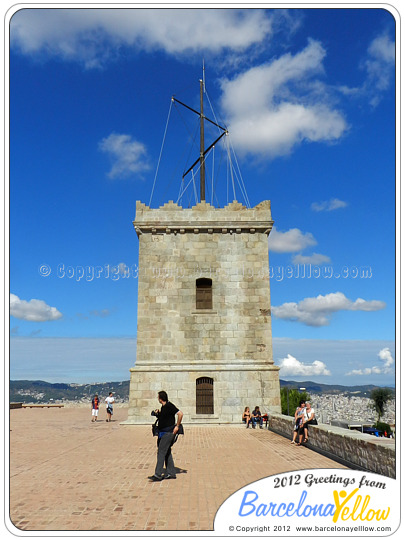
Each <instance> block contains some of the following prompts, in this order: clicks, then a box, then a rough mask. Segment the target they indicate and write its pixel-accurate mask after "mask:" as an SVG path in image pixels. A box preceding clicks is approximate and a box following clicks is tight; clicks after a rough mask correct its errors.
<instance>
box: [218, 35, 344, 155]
mask: <svg viewBox="0 0 405 540" xmlns="http://www.w3.org/2000/svg"><path fill="white" fill-rule="evenodd" d="M325 55H326V52H325V50H324V48H323V47H322V45H321V44H320V43H319V42H317V41H313V40H309V43H308V45H307V47H306V48H304V49H303V50H302V51H301V52H299V53H297V54H296V55H295V56H294V55H291V54H289V53H288V54H285V55H284V56H281V57H280V58H278V59H275V60H273V61H271V62H269V63H267V64H263V65H261V66H256V67H253V68H251V69H249V70H248V71H246V72H245V73H242V74H241V75H238V76H237V77H235V78H234V79H233V80H229V79H223V81H222V90H223V96H222V107H223V110H224V112H225V115H226V117H227V121H228V126H229V130H230V132H231V134H232V141H233V144H234V145H235V147H237V149H238V151H239V152H240V153H252V154H259V155H261V156H263V157H267V158H269V157H270V158H271V157H275V156H279V155H284V154H288V153H289V152H291V150H292V148H293V147H294V146H295V145H297V144H300V143H302V142H304V141H309V142H315V141H335V140H337V139H339V138H340V137H341V136H342V135H343V133H344V132H345V130H346V129H347V124H346V121H345V120H344V118H343V116H342V115H341V113H340V112H339V111H337V110H334V109H333V108H331V106H330V105H329V104H328V103H327V94H328V92H327V88H326V86H325V85H324V84H323V83H322V82H321V81H320V80H319V79H316V78H315V77H316V76H318V75H319V76H320V75H322V74H323V65H322V61H323V59H324V57H325Z"/></svg>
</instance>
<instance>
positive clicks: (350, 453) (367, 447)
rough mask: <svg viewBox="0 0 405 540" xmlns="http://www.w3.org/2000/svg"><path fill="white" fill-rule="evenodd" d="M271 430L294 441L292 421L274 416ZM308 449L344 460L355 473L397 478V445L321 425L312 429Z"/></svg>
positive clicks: (352, 431) (386, 440)
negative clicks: (355, 470) (364, 471)
mask: <svg viewBox="0 0 405 540" xmlns="http://www.w3.org/2000/svg"><path fill="white" fill-rule="evenodd" d="M269 429H270V430H271V431H274V432H275V433H278V434H280V435H284V436H285V437H288V438H292V434H293V418H292V417H290V416H285V415H282V414H272V415H271V416H270V418H269ZM307 446H308V447H309V448H311V449H313V450H316V451H319V452H321V453H323V454H325V455H327V456H329V457H331V458H332V459H337V460H341V461H342V462H343V463H346V464H347V465H348V466H351V467H352V468H354V469H360V470H366V471H370V472H374V473H377V474H382V475H384V476H388V477H390V478H395V474H396V473H395V441H394V440H393V439H383V438H381V439H380V438H378V437H373V436H371V435H367V434H365V433H361V432H359V431H355V430H349V429H344V428H339V427H336V426H330V425H328V424H318V425H317V426H309V441H308V443H307Z"/></svg>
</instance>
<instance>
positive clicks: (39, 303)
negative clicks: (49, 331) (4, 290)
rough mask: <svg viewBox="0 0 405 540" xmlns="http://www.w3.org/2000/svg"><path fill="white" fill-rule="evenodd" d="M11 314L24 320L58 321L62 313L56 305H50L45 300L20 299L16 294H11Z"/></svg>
mask: <svg viewBox="0 0 405 540" xmlns="http://www.w3.org/2000/svg"><path fill="white" fill-rule="evenodd" d="M10 314H11V315H12V316H13V317H15V318H16V319H22V320H24V321H34V322H43V321H56V320H57V319H60V318H61V317H62V313H61V312H60V311H58V310H57V309H56V308H55V307H50V306H48V305H47V304H46V303H45V302H44V301H43V300H36V299H32V300H30V301H29V302H27V300H20V298H18V296H16V295H15V294H10Z"/></svg>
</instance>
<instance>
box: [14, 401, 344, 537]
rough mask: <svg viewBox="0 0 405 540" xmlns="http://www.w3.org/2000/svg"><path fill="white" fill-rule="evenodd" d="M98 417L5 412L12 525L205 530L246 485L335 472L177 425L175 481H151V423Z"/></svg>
mask: <svg viewBox="0 0 405 540" xmlns="http://www.w3.org/2000/svg"><path fill="white" fill-rule="evenodd" d="M153 405H154V404H151V408H152V406H153ZM105 417H106V415H105V410H104V408H103V409H102V410H101V411H100V420H99V421H98V422H97V423H92V422H91V411H90V407H89V408H88V409H86V408H80V407H77V408H73V407H72V408H63V409H47V408H43V409H29V408H25V409H14V410H11V411H10V429H11V431H10V519H11V522H12V524H13V525H14V526H15V527H17V528H18V529H20V530H25V531H40V530H43V531H92V530H93V531H96V530H98V531H131V530H133V531H158V530H160V531H176V530H177V531H204V530H212V528H213V521H214V517H215V514H216V512H217V510H218V508H219V507H220V505H221V504H222V502H223V501H224V500H225V499H226V498H227V497H229V495H231V494H232V493H234V492H235V491H237V490H238V489H239V488H241V487H243V486H245V485H246V484H249V483H250V482H253V481H255V480H258V479H260V478H264V477H266V476H269V475H272V474H277V473H281V472H284V471H293V470H297V469H311V468H342V466H341V465H339V464H337V463H336V462H334V461H332V460H330V459H327V458H325V457H323V456H321V455H319V454H317V453H315V452H313V451H311V450H309V449H308V448H305V447H295V446H292V445H290V443H289V440H287V439H285V438H283V437H280V436H278V435H275V434H273V433H271V432H269V431H267V430H265V429H263V430H259V429H256V430H253V429H249V430H247V429H246V428H245V427H244V426H242V425H240V426H237V425H230V426H225V425H222V426H202V425H187V424H185V436H184V437H181V438H180V439H179V441H178V442H177V443H176V445H175V447H174V460H175V464H176V467H177V468H178V474H177V479H176V480H165V481H162V482H158V483H151V482H149V480H148V476H149V475H151V474H153V472H154V467H155V463H156V438H154V437H152V433H151V428H150V426H135V425H132V426H125V425H121V424H120V422H122V421H123V420H126V419H127V409H126V408H119V407H118V406H116V407H115V410H114V417H113V418H114V421H113V422H111V423H107V422H106V421H105ZM151 423H152V419H151ZM252 458H255V459H254V460H253V459H252ZM258 463H260V466H258ZM15 532H18V531H15Z"/></svg>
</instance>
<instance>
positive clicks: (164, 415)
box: [158, 401, 179, 430]
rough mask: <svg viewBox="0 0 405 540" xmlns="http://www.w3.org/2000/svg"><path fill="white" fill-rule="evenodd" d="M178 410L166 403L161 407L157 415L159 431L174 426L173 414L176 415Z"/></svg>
mask: <svg viewBox="0 0 405 540" xmlns="http://www.w3.org/2000/svg"><path fill="white" fill-rule="evenodd" d="M178 411H179V409H178V408H177V407H176V405H173V403H170V401H168V402H167V403H166V404H165V405H162V408H161V409H160V413H159V424H158V426H159V429H160V430H162V429H164V428H168V427H170V426H174V424H175V423H176V418H175V414H176V413H178Z"/></svg>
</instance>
